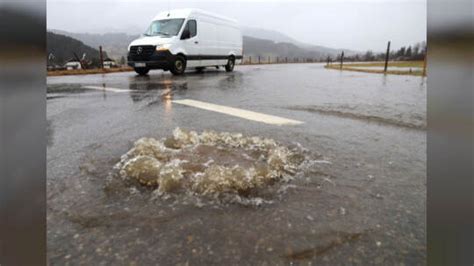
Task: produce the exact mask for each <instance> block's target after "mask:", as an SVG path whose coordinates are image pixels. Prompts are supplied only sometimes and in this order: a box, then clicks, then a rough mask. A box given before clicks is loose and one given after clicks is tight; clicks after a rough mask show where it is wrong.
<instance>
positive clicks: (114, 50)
mask: <svg viewBox="0 0 474 266" xmlns="http://www.w3.org/2000/svg"><path fill="white" fill-rule="evenodd" d="M51 31H52V32H54V33H57V34H62V35H66V36H70V37H72V38H74V39H78V40H80V41H82V42H84V43H85V44H86V45H88V46H91V47H93V48H94V49H99V46H102V49H103V50H104V51H106V52H107V54H108V55H109V56H110V57H111V58H113V59H115V60H116V61H117V62H118V61H119V60H120V58H121V57H122V56H124V57H125V58H126V57H127V47H128V45H129V44H130V43H131V42H132V41H133V40H135V39H137V38H138V37H139V36H140V35H139V34H137V35H129V34H126V33H104V34H91V33H72V32H66V31H60V30H51Z"/></svg>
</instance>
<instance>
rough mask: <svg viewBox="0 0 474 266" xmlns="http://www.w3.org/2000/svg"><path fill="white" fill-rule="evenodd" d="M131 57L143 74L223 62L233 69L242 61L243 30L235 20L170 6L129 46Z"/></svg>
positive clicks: (200, 67)
mask: <svg viewBox="0 0 474 266" xmlns="http://www.w3.org/2000/svg"><path fill="white" fill-rule="evenodd" d="M127 59H128V65H129V66H131V67H133V68H134V69H135V71H136V72H137V73H138V74H139V75H146V74H147V73H148V71H150V69H163V70H165V71H167V70H169V71H171V73H173V74H175V75H180V74H183V73H184V71H185V69H186V68H188V69H189V68H195V69H196V70H197V71H202V70H203V69H204V68H205V67H219V66H225V70H226V71H228V72H230V71H232V70H233V69H234V65H235V64H236V63H241V61H242V34H241V32H240V28H239V26H238V24H237V21H235V20H232V19H229V18H225V17H222V16H219V15H216V14H212V13H209V12H206V11H203V10H198V9H176V10H170V11H166V12H162V13H159V14H158V15H157V16H156V17H155V18H154V19H153V21H152V22H151V25H150V26H149V27H148V30H147V31H146V32H145V33H144V34H143V35H142V36H141V37H140V38H139V39H137V40H134V41H133V42H132V43H131V44H130V45H129V46H128V57H127Z"/></svg>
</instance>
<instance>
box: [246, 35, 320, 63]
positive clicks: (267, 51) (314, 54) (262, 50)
mask: <svg viewBox="0 0 474 266" xmlns="http://www.w3.org/2000/svg"><path fill="white" fill-rule="evenodd" d="M243 41H244V45H243V46H244V54H245V57H247V56H252V57H253V58H255V59H256V57H258V56H261V57H263V58H262V60H263V61H265V60H267V59H266V58H267V57H268V56H270V57H272V58H275V57H277V56H278V57H280V58H281V59H282V60H283V58H285V57H288V60H292V59H293V58H295V57H299V58H313V59H314V58H325V57H327V55H328V54H327V53H325V52H319V51H315V50H307V49H304V48H301V47H298V46H296V45H294V44H292V43H286V42H280V43H276V42H274V41H271V40H264V39H258V38H253V37H248V36H244V37H243ZM272 60H275V59H272ZM254 62H255V61H254Z"/></svg>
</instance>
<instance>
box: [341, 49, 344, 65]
mask: <svg viewBox="0 0 474 266" xmlns="http://www.w3.org/2000/svg"><path fill="white" fill-rule="evenodd" d="M342 64H344V51H342V53H341V69H342Z"/></svg>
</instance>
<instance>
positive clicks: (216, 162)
mask: <svg viewBox="0 0 474 266" xmlns="http://www.w3.org/2000/svg"><path fill="white" fill-rule="evenodd" d="M304 153H305V150H304V149H303V148H301V146H296V147H287V146H284V145H282V144H280V143H278V142H276V141H275V140H273V139H269V138H262V137H257V136H244V135H242V134H240V133H229V132H215V131H204V132H202V133H201V134H198V133H197V132H195V131H187V130H182V129H180V128H176V129H175V130H174V131H173V134H172V136H171V137H168V138H163V139H160V140H157V139H154V138H141V139H139V140H137V141H136V142H135V143H134V146H133V148H132V149H131V150H129V151H128V152H127V153H126V154H124V155H123V156H122V157H121V160H120V162H119V163H117V164H116V166H115V169H116V170H117V171H118V175H119V176H120V177H121V178H122V180H125V181H135V182H138V183H140V184H141V185H142V186H144V187H150V188H153V190H154V191H153V192H152V193H153V194H155V195H157V196H159V197H165V198H166V197H169V196H170V195H187V196H190V195H191V196H198V197H205V198H206V197H207V198H210V199H214V200H215V199H218V200H223V199H224V200H225V199H229V198H232V199H233V201H235V199H238V200H237V201H240V202H243V203H249V202H253V203H255V204H257V205H258V204H261V203H263V202H266V200H265V199H263V198H265V197H266V196H268V193H269V191H270V190H273V191H277V190H278V188H279V187H280V185H281V184H284V183H288V182H290V181H291V180H293V178H294V177H295V176H296V174H297V173H298V172H299V171H300V168H301V166H302V165H304V162H305V161H307V160H306V156H305V154H304Z"/></svg>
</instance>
